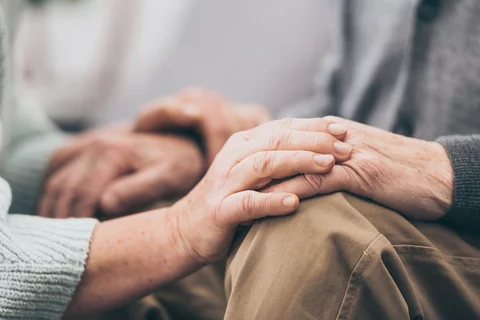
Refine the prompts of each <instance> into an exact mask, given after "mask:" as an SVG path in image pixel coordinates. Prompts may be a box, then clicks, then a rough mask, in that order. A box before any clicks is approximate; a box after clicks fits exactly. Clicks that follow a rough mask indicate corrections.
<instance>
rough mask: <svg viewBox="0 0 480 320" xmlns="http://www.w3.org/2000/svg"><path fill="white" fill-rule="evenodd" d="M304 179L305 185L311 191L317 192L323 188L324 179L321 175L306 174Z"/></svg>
mask: <svg viewBox="0 0 480 320" xmlns="http://www.w3.org/2000/svg"><path fill="white" fill-rule="evenodd" d="M302 177H303V182H304V184H305V185H306V186H307V187H308V188H309V189H310V190H313V191H316V190H319V189H320V188H321V187H322V186H323V178H322V176H321V175H319V174H305V175H303V176H302Z"/></svg>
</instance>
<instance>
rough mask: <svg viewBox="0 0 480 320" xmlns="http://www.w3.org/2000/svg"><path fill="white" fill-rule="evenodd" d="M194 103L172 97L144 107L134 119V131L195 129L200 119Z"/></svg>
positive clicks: (200, 115) (198, 110)
mask: <svg viewBox="0 0 480 320" xmlns="http://www.w3.org/2000/svg"><path fill="white" fill-rule="evenodd" d="M202 117H203V116H202V113H201V110H200V109H199V108H198V106H196V105H195V104H184V103H182V102H181V101H178V100H175V99H172V100H164V101H162V102H159V103H154V104H152V105H150V106H148V107H146V108H145V109H144V110H143V111H142V112H141V113H140V114H139V116H138V118H137V120H136V121H135V125H134V131H136V132H152V131H165V130H172V129H185V128H191V129H197V128H198V126H199V125H200V121H201V119H202Z"/></svg>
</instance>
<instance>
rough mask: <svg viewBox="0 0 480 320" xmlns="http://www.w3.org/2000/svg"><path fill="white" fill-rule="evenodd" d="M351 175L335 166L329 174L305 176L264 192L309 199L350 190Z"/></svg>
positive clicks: (283, 182)
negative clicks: (282, 193)
mask: <svg viewBox="0 0 480 320" xmlns="http://www.w3.org/2000/svg"><path fill="white" fill-rule="evenodd" d="M349 178H350V177H349V175H348V173H347V171H346V170H345V169H344V168H342V167H341V166H334V167H333V169H332V171H331V172H330V173H327V174H304V175H299V176H296V177H294V178H292V179H289V180H285V181H282V182H280V183H278V184H276V185H272V186H269V187H267V188H265V189H263V190H262V192H273V193H278V192H290V193H295V194H296V195H298V197H299V198H300V199H305V198H309V197H312V196H315V195H317V194H328V193H332V192H337V191H348V190H349V184H350V180H349Z"/></svg>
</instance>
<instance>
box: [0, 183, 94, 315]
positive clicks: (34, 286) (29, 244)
mask: <svg viewBox="0 0 480 320" xmlns="http://www.w3.org/2000/svg"><path fill="white" fill-rule="evenodd" d="M10 196H11V194H10V188H9V186H8V184H7V183H6V182H5V181H4V180H2V179H0V256H1V257H2V258H1V259H0V264H1V266H0V319H49V320H50V319H60V318H61V317H62V314H63V313H64V312H65V310H66V309H67V307H68V304H69V303H70V301H71V299H72V297H73V294H74V292H75V290H76V287H77V285H78V283H79V282H80V280H81V276H82V273H83V271H84V269H85V264H86V259H87V255H88V249H89V244H90V238H91V236H92V232H93V229H94V227H95V225H96V223H97V221H96V220H94V219H67V220H63V219H57V220H54V219H45V218H40V217H34V216H27V215H15V214H7V212H8V207H9V200H10Z"/></svg>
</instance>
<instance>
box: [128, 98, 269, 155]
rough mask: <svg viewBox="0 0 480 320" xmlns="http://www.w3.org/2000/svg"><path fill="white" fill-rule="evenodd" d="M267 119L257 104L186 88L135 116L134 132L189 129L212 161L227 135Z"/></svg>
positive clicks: (152, 104) (264, 111)
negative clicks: (234, 100)
mask: <svg viewBox="0 0 480 320" xmlns="http://www.w3.org/2000/svg"><path fill="white" fill-rule="evenodd" d="M268 119H269V114H268V112H267V110H266V109H265V108H263V107H261V106H259V105H253V104H249V105H245V104H243V105H233V104H231V103H230V102H228V101H227V100H225V99H224V98H223V97H222V96H220V95H219V94H217V93H214V92H211V91H206V90H203V89H187V90H184V91H182V92H180V93H179V94H178V95H176V96H174V97H171V98H168V99H162V100H159V101H154V102H152V103H151V104H149V105H148V106H147V107H146V108H145V109H144V110H143V111H142V112H141V113H140V115H139V116H138V118H137V120H136V122H135V125H134V130H135V131H136V132H168V131H169V130H191V131H193V132H194V133H195V134H197V135H198V136H199V138H200V140H201V141H202V142H203V146H204V148H205V150H204V151H205V153H206V156H207V162H208V163H209V164H211V163H212V161H213V159H214V158H215V156H216V155H217V153H218V152H219V151H220V149H221V148H222V146H223V144H224V143H225V142H226V141H227V139H228V138H229V137H230V136H231V135H232V134H233V133H235V132H238V131H242V130H248V129H251V128H253V127H256V126H257V125H259V124H262V123H264V122H266V121H268Z"/></svg>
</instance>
